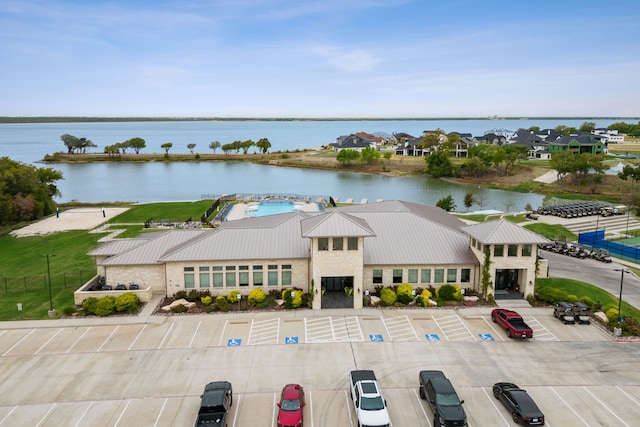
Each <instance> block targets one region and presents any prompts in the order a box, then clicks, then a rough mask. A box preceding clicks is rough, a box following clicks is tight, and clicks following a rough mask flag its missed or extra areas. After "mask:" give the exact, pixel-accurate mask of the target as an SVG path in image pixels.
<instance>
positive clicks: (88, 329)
mask: <svg viewBox="0 0 640 427" xmlns="http://www.w3.org/2000/svg"><path fill="white" fill-rule="evenodd" d="M90 330H91V326H89V327H88V328H87V329H86V330H85V331H84V332H83V333H82V335H80V337H78V339H77V340H75V341H74V342H73V344H71V347H69V348H68V349H67V351H65V354H67V353H69V352H70V351H71V350H73V347H75V346H76V344H78V343H79V342H80V341H81V340H82V338H84V336H85V335H87V334H88V333H89V331H90Z"/></svg>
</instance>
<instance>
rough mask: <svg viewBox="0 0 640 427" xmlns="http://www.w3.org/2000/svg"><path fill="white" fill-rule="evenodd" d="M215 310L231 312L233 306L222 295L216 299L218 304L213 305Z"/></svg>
mask: <svg viewBox="0 0 640 427" xmlns="http://www.w3.org/2000/svg"><path fill="white" fill-rule="evenodd" d="M213 309H214V310H215V311H231V304H229V301H228V300H227V299H226V298H225V297H223V296H222V295H221V296H219V297H217V298H216V302H214V303H213Z"/></svg>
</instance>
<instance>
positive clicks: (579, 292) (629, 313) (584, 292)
mask: <svg viewBox="0 0 640 427" xmlns="http://www.w3.org/2000/svg"><path fill="white" fill-rule="evenodd" d="M536 286H538V287H544V286H549V287H552V288H556V289H560V290H563V291H565V292H566V293H568V294H569V295H575V296H577V297H578V298H581V297H584V296H586V297H589V298H591V299H592V300H593V301H595V302H596V303H598V304H600V305H602V307H605V306H607V305H613V306H615V308H618V298H617V297H615V296H613V295H611V294H610V293H609V292H607V291H604V290H602V289H600V288H598V287H597V286H594V285H591V284H589V283H585V282H581V281H579V280H573V279H563V278H547V279H538V280H537V281H536ZM622 297H623V298H622V308H621V311H622V316H623V317H633V318H634V319H637V320H640V310H638V309H637V308H635V307H633V306H632V305H630V304H627V303H626V302H625V301H624V294H623V295H622Z"/></svg>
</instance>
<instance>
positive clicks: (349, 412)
mask: <svg viewBox="0 0 640 427" xmlns="http://www.w3.org/2000/svg"><path fill="white" fill-rule="evenodd" d="M350 399H351V397H349V392H348V391H346V390H345V391H344V400H346V401H347V408H349V410H348V411H347V413H348V414H349V426H351V427H353V417H352V416H351V406H352V405H351V402H349V400H350Z"/></svg>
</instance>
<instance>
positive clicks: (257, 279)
mask: <svg viewBox="0 0 640 427" xmlns="http://www.w3.org/2000/svg"><path fill="white" fill-rule="evenodd" d="M263 284H264V283H263V278H262V266H261V265H254V266H253V286H262V285H263Z"/></svg>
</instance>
